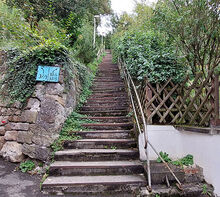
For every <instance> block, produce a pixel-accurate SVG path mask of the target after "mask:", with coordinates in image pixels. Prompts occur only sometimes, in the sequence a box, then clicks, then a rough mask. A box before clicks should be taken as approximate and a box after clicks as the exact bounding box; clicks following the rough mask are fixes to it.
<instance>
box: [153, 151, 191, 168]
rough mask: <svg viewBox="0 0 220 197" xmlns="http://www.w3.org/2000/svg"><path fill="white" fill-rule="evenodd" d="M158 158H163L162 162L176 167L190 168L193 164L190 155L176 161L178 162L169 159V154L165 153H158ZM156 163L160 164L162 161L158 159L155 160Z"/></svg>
mask: <svg viewBox="0 0 220 197" xmlns="http://www.w3.org/2000/svg"><path fill="white" fill-rule="evenodd" d="M160 156H161V157H162V158H163V160H164V161H166V162H168V163H171V164H173V165H176V166H181V167H182V166H190V165H193V164H194V161H193V156H192V155H186V156H185V157H183V158H181V159H178V160H172V159H171V158H170V157H169V154H168V153H166V152H162V151H161V152H160ZM157 162H158V163H162V160H161V159H160V158H159V157H158V158H157Z"/></svg>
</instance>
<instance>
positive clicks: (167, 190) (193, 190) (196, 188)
mask: <svg viewBox="0 0 220 197" xmlns="http://www.w3.org/2000/svg"><path fill="white" fill-rule="evenodd" d="M203 187H204V183H184V184H182V188H183V191H181V190H179V189H178V188H177V187H176V186H175V185H171V186H170V187H167V186H166V185H165V184H163V185H162V184H159V185H158V184H157V185H152V193H150V194H149V192H148V191H147V189H146V188H142V189H141V191H140V196H141V197H152V196H156V195H158V194H159V196H161V197H162V196H164V197H165V196H171V197H177V196H184V197H208V196H213V197H214V195H213V188H212V186H210V185H207V191H208V192H209V193H210V195H205V194H203Z"/></svg>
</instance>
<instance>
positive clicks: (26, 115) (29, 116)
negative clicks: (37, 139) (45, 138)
mask: <svg viewBox="0 0 220 197" xmlns="http://www.w3.org/2000/svg"><path fill="white" fill-rule="evenodd" d="M37 115H38V112H37V111H30V110H25V111H23V112H22V114H21V115H20V116H10V117H9V121H10V122H26V123H35V122H36V120H37Z"/></svg>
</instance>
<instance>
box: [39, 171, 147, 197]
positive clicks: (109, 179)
mask: <svg viewBox="0 0 220 197" xmlns="http://www.w3.org/2000/svg"><path fill="white" fill-rule="evenodd" d="M144 186H146V179H145V177H144V176H143V175H112V176H59V177H55V176H49V177H48V178H47V179H46V180H45V181H44V183H43V184H42V189H43V191H44V193H49V194H71V195H74V194H75V195H77V196H79V195H80V194H82V193H83V194H85V195H87V196H90V195H91V194H96V195H97V196H105V194H106V193H107V194H111V195H112V194H116V195H117V194H118V193H125V192H129V193H132V192H133V191H134V189H135V188H136V189H139V188H140V187H144ZM114 196H115V195H114Z"/></svg>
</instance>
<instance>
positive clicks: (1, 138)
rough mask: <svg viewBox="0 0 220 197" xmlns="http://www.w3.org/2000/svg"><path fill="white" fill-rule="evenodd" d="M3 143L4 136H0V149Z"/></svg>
mask: <svg viewBox="0 0 220 197" xmlns="http://www.w3.org/2000/svg"><path fill="white" fill-rule="evenodd" d="M4 144H5V138H4V136H0V150H1V149H2V147H3V146H4Z"/></svg>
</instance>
